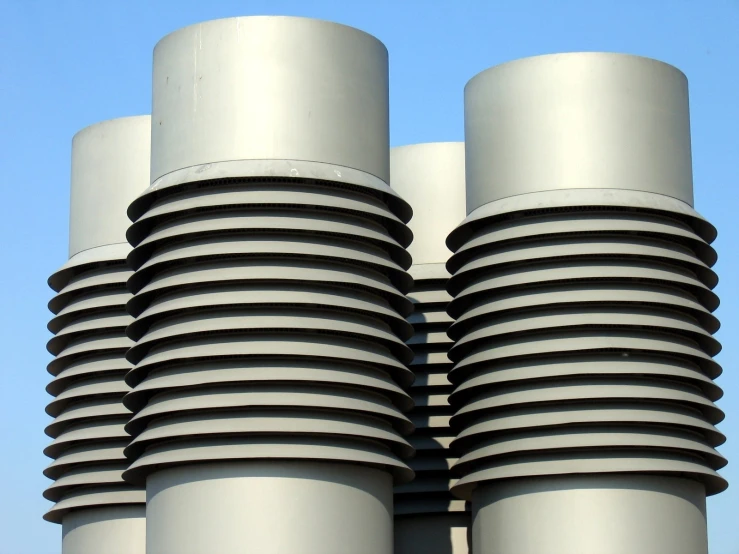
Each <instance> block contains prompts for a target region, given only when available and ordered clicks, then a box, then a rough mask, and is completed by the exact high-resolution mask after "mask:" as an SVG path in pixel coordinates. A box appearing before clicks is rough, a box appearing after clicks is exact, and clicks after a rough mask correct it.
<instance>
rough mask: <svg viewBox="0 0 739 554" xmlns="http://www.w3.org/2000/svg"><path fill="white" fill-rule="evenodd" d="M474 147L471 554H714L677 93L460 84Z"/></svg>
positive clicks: (648, 87)
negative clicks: (707, 510)
mask: <svg viewBox="0 0 739 554" xmlns="http://www.w3.org/2000/svg"><path fill="white" fill-rule="evenodd" d="M465 140H466V143H465V145H466V173H467V176H466V179H467V212H468V216H467V218H466V219H465V221H464V222H463V223H462V224H461V225H460V226H459V227H458V228H457V229H455V231H453V232H452V234H451V235H450V237H449V240H448V242H447V243H448V244H449V246H450V248H452V250H453V251H454V252H455V253H454V255H453V256H452V258H451V259H450V261H449V263H448V264H447V268H448V269H449V271H450V272H451V273H452V275H453V276H452V277H451V279H450V280H449V289H448V290H449V292H450V293H451V294H452V295H453V296H454V300H453V301H452V302H451V303H450V305H449V313H450V315H451V316H452V317H453V318H455V322H454V324H453V325H452V326H451V327H450V329H449V335H450V337H451V338H452V339H453V340H454V341H455V343H454V345H453V346H452V348H451V350H450V353H449V356H450V358H451V359H452V360H453V361H454V362H455V366H454V368H453V369H452V371H451V372H450V379H451V381H452V382H453V383H454V384H455V389H454V392H453V393H452V394H451V396H450V402H451V403H452V405H453V406H455V408H456V412H455V415H454V417H453V418H452V428H453V429H455V431H456V439H455V441H454V443H453V448H455V449H456V450H457V451H458V452H459V453H460V455H461V457H460V459H459V461H458V462H457V463H456V464H455V467H454V470H455V471H456V472H457V473H458V475H459V476H460V479H459V481H458V482H457V484H456V485H455V487H454V489H453V491H454V492H455V494H457V495H459V496H461V497H462V498H466V499H469V500H471V501H472V509H473V514H474V515H473V533H472V536H473V550H474V552H475V554H492V553H495V554H518V553H524V552H532V551H533V552H538V551H546V552H588V553H591V552H592V553H604V554H611V553H615V552H649V553H650V554H675V553H684V554H689V553H690V554H692V553H696V552H698V553H699V552H706V550H707V538H706V526H705V508H704V503H705V496H706V495H710V494H715V493H718V492H720V491H722V490H723V489H724V488H726V482H725V481H724V479H722V478H721V477H720V476H719V475H718V474H717V473H716V470H718V469H719V468H721V467H722V466H723V465H724V464H725V463H726V461H725V460H724V459H723V457H722V456H721V455H720V454H719V453H718V452H717V451H716V450H715V447H716V446H717V445H719V444H721V443H722V442H723V440H724V437H723V436H722V435H721V433H719V432H718V431H717V429H716V428H715V425H716V424H717V423H718V422H720V421H721V419H722V418H723V413H722V412H721V410H720V409H718V408H717V407H716V405H715V404H714V402H715V401H716V400H717V399H718V398H720V397H721V390H720V389H719V387H717V386H716V385H715V384H714V382H713V380H714V379H715V378H716V377H717V376H718V375H719V374H720V373H721V368H720V367H719V366H718V364H716V362H714V361H713V359H712V358H713V356H715V355H716V354H717V353H718V352H719V350H720V345H719V344H718V342H717V341H716V340H715V339H714V338H713V337H712V334H713V333H715V331H716V330H717V329H718V325H719V324H718V321H717V320H716V318H715V317H714V316H713V315H712V312H713V311H714V310H715V309H716V307H717V306H718V298H717V297H716V295H715V294H714V293H713V292H712V289H713V287H714V286H715V285H716V283H717V277H716V274H715V273H714V272H713V271H712V270H711V266H712V265H713V264H714V263H715V262H716V253H715V251H714V250H713V249H712V248H711V246H710V243H711V242H712V241H713V239H714V238H715V236H716V231H715V229H714V228H713V227H712V226H711V225H710V224H709V223H708V222H706V221H705V220H704V219H703V218H702V217H701V216H700V215H699V214H698V213H697V212H696V211H695V210H694V209H693V206H692V202H693V188H692V174H691V162H690V125H689V114H688V91H687V81H686V79H685V76H684V75H683V74H682V73H681V72H680V71H678V70H676V69H675V68H673V67H671V66H669V65H666V64H663V63H661V62H657V61H654V60H649V59H646V58H639V57H635V56H627V55H619V54H600V53H575V54H556V55H550V56H541V57H536V58H530V59H524V60H518V61H514V62H510V63H507V64H503V65H501V66H498V67H494V68H492V69H489V70H487V71H484V72H482V73H481V74H479V75H478V76H476V77H474V78H473V79H472V80H471V81H470V82H469V83H468V84H467V87H466V89H465Z"/></svg>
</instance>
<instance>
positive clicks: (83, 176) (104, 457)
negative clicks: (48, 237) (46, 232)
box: [44, 116, 149, 552]
mask: <svg viewBox="0 0 739 554" xmlns="http://www.w3.org/2000/svg"><path fill="white" fill-rule="evenodd" d="M148 157H149V117H148V116H145V117H133V118H123V119H118V120H111V121H108V122H104V123H101V124H98V125H94V126H91V127H88V128H87V129H85V130H83V131H81V132H80V133H79V134H78V135H77V136H76V137H75V141H74V146H73V168H72V222H71V226H70V254H71V255H72V256H71V258H70V260H69V262H67V264H65V265H64V266H63V267H62V268H61V269H60V270H59V271H57V272H56V273H55V274H54V275H52V276H51V278H50V279H49V285H50V286H51V288H52V289H54V290H55V291H56V292H57V294H56V296H55V297H54V298H53V299H52V300H51V301H50V302H49V309H50V310H51V311H52V312H53V313H54V318H53V319H52V320H51V321H50V322H49V325H48V327H49V330H50V331H51V332H52V333H54V337H53V338H52V339H51V340H50V341H49V343H48V345H47V348H48V350H49V352H51V353H52V354H53V355H54V356H55V358H54V360H53V361H52V362H51V363H50V364H49V366H48V370H49V373H51V375H53V376H54V379H53V380H52V381H51V383H50V384H49V385H48V387H47V391H48V392H49V393H50V394H51V395H53V396H54V397H55V398H54V400H53V401H52V402H51V403H50V404H49V405H48V406H47V408H46V411H47V413H48V414H49V415H51V416H52V417H54V420H53V421H52V422H51V423H50V424H49V425H48V427H47V428H46V433H47V434H48V435H49V436H50V437H52V438H53V439H54V440H53V442H52V443H51V444H50V445H49V446H48V447H47V448H46V449H45V450H44V453H45V454H46V455H47V456H49V457H51V458H53V459H54V461H53V462H52V463H51V465H49V467H47V468H46V470H45V471H44V474H45V475H46V476H47V477H49V478H51V479H54V483H53V484H52V485H51V486H49V488H48V489H46V492H45V493H44V496H45V497H46V498H47V499H49V500H52V501H54V502H55V503H56V504H55V505H54V506H53V508H52V509H51V510H50V511H49V512H48V513H47V514H46V515H45V519H47V520H49V521H53V522H56V523H62V522H63V520H64V519H65V516H66V514H68V513H69V512H72V511H78V510H83V509H85V510H88V511H89V510H98V511H100V510H101V509H103V508H108V507H118V508H120V507H125V506H133V507H136V508H139V509H140V511H141V514H140V515H141V520H142V521H143V508H144V504H145V501H146V494H145V491H144V490H143V488H142V487H140V486H134V485H131V484H128V483H125V482H124V481H123V479H122V478H121V474H122V472H123V470H125V469H126V467H127V465H128V464H127V461H126V458H125V456H124V454H123V450H124V448H125V447H126V446H127V444H128V442H129V440H130V436H129V434H128V433H127V432H126V431H125V430H124V426H125V424H126V423H127V422H128V420H129V418H130V416H131V412H130V410H128V409H127V408H126V407H124V406H123V404H122V402H121V401H122V398H123V396H124V395H125V394H126V393H127V392H128V391H129V390H130V388H129V387H128V386H127V385H126V383H125V382H124V377H125V375H126V373H127V372H128V371H129V370H130V369H131V364H130V363H129V362H128V361H126V359H125V354H126V351H127V350H128V348H129V347H130V346H131V345H132V344H133V343H132V341H131V340H130V339H129V338H128V337H127V336H126V333H125V329H126V327H127V326H128V325H129V323H131V321H132V320H133V319H132V318H131V317H130V316H129V315H128V314H127V312H126V302H127V301H128V299H129V298H130V297H131V294H130V293H129V292H128V291H127V289H126V281H127V279H128V278H129V276H130V275H131V273H132V272H131V271H130V270H129V269H128V266H127V265H126V255H127V254H128V252H129V251H130V247H129V246H128V244H127V243H125V242H123V243H121V242H120V241H121V240H125V228H126V225H125V209H126V206H127V204H128V202H130V200H131V199H132V198H134V197H135V196H136V194H138V193H139V192H140V191H141V190H143V189H144V188H145V186H146V174H147V173H148ZM119 165H120V166H124V167H126V169H123V170H120V171H119V170H118V167H119ZM142 175H143V179H144V180H143V182H142V181H141V179H140V177H141V176H142ZM98 210H99V212H98ZM98 213H103V216H102V217H103V219H102V220H101V218H100V217H98V215H97V214H98ZM120 222H123V225H120ZM116 239H117V242H114V241H116ZM121 517H122V518H126V517H131V514H128V515H122V516H121ZM66 531H67V527H66V523H65V537H66ZM129 531H131V529H130V528H129ZM131 532H133V531H131ZM140 538H141V539H143V535H142V536H141V537H140ZM66 541H67V538H65V552H66V551H67V550H66V548H67V546H66ZM77 544H80V543H77ZM140 547H141V548H143V540H142V541H141V544H140ZM130 548H131V549H130V552H138V551H140V550H139V546H138V545H135V546H134V545H130ZM72 551H77V550H75V549H74V548H73V549H72Z"/></svg>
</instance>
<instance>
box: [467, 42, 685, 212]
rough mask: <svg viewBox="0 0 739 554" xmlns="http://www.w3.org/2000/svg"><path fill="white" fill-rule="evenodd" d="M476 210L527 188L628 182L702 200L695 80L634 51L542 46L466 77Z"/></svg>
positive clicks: (470, 206) (628, 186)
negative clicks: (692, 110) (694, 159)
mask: <svg viewBox="0 0 739 554" xmlns="http://www.w3.org/2000/svg"><path fill="white" fill-rule="evenodd" d="M465 141H466V172H467V185H468V189H467V213H471V212H472V211H473V210H475V209H476V208H478V207H479V206H482V205H484V204H486V203H488V202H493V201H496V200H499V199H501V198H506V197H509V196H514V195H518V194H527V193H532V192H542V191H547V190H557V189H581V188H596V189H624V190H638V191H643V192H652V193H657V194H664V195H666V196H671V197H674V198H677V199H679V200H682V201H683V202H686V203H688V204H690V205H692V204H693V181H692V163H691V147H690V119H689V112H688V85H687V79H686V78H685V75H684V74H683V73H682V72H681V71H679V70H678V69H676V68H674V67H672V66H670V65H668V64H666V63H663V62H659V61H656V60H652V59H649V58H643V57H639V56H631V55H627V54H613V53H598V52H582V53H565V54H551V55H546V56H536V57H532V58H525V59H521V60H515V61H512V62H508V63H504V64H501V65H499V66H495V67H492V68H490V69H487V70H485V71H483V72H482V73H479V74H478V75H476V76H475V77H473V78H472V79H471V80H470V81H469V82H468V83H467V86H466V87H465Z"/></svg>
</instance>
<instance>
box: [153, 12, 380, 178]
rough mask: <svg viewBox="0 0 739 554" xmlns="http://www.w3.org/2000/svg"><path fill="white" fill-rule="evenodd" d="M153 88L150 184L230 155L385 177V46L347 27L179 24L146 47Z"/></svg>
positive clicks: (291, 22)
mask: <svg viewBox="0 0 739 554" xmlns="http://www.w3.org/2000/svg"><path fill="white" fill-rule="evenodd" d="M153 89H154V93H153V107H152V121H153V130H152V159H151V181H152V183H153V182H155V181H156V180H157V179H159V178H160V177H162V176H164V175H166V174H168V173H171V172H173V171H177V170H180V169H184V168H188V167H193V166H206V164H216V163H218V162H233V161H236V160H297V161H310V162H319V163H325V164H333V165H335V166H340V167H346V168H352V169H354V170H359V171H362V172H366V173H369V174H371V175H373V176H375V177H378V178H380V179H382V180H383V181H385V182H388V179H389V159H388V158H389V155H388V151H389V123H388V56H387V50H386V48H385V46H384V45H383V44H382V43H381V42H380V41H379V40H377V39H375V38H374V37H372V36H370V35H368V34H366V33H364V32H362V31H359V30H357V29H353V28H351V27H346V26H344V25H339V24H336V23H330V22H326V21H318V20H313V19H304V18H296V17H271V16H270V17H236V18H231V19H221V20H215V21H209V22H206V23H201V24H197V25H192V26H189V27H185V28H183V29H180V30H178V31H175V32H173V33H171V34H170V35H167V36H166V37H164V38H163V39H162V40H161V41H159V43H158V44H157V46H156V48H155V49H154V73H153ZM205 169H206V168H205V167H203V170H205ZM207 169H209V168H207ZM263 174H264V173H263ZM332 175H333V172H332ZM288 176H289V175H288ZM301 176H302V174H301ZM338 177H340V175H338Z"/></svg>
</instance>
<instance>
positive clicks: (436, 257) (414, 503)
mask: <svg viewBox="0 0 739 554" xmlns="http://www.w3.org/2000/svg"><path fill="white" fill-rule="evenodd" d="M390 185H391V186H392V187H393V189H394V190H395V191H396V192H397V193H398V194H400V196H401V197H403V198H404V199H405V200H407V201H408V202H409V203H410V204H411V207H412V208H413V219H411V221H410V223H409V225H410V227H411V230H412V231H413V234H414V240H413V243H412V244H411V246H410V247H409V249H408V251H409V252H410V254H411V256H412V258H413V265H412V266H411V269H410V273H411V276H412V277H413V279H414V285H413V290H412V291H411V292H410V293H409V294H408V297H409V298H410V299H411V300H412V301H413V302H414V304H415V310H414V313H413V314H411V316H410V317H409V318H408V321H409V322H411V323H412V324H413V329H414V335H413V337H412V338H411V339H410V340H409V341H408V344H409V345H410V346H411V348H412V349H413V353H414V358H413V362H412V364H411V369H412V370H413V372H414V373H415V376H416V380H415V382H414V385H413V387H412V388H411V394H412V397H413V400H414V403H415V407H414V409H413V410H412V411H411V413H410V418H411V421H412V422H413V424H414V425H415V427H416V431H415V433H414V434H413V435H412V436H411V437H410V443H411V445H412V446H413V447H414V448H415V449H416V456H415V457H414V458H413V459H412V460H411V461H410V462H409V464H410V467H411V469H413V471H414V472H415V474H416V477H415V479H414V480H413V481H412V482H411V483H406V484H403V485H399V486H397V487H396V488H395V554H426V553H428V552H434V553H437V554H466V553H467V552H468V551H469V549H468V545H467V534H468V530H469V528H470V513H469V503H467V502H465V501H464V500H459V499H457V498H455V497H453V496H452V494H451V492H450V485H451V484H452V477H451V473H450V468H451V465H452V464H453V463H454V461H456V460H455V459H454V457H453V454H452V453H451V452H450V451H449V444H450V443H451V441H452V439H453V438H454V435H453V433H452V430H451V429H450V427H449V420H450V418H451V416H452V414H453V410H452V408H451V406H450V405H449V402H448V397H449V393H450V392H451V390H452V385H451V383H450V382H449V380H448V379H447V374H448V372H449V370H450V369H451V367H452V363H451V361H450V360H449V358H448V356H447V354H448V352H449V347H450V346H451V344H452V343H451V341H450V339H449V337H448V336H447V329H448V328H449V324H450V323H451V321H452V320H451V318H450V317H449V316H448V315H447V313H446V309H447V304H448V303H449V300H451V297H450V296H449V293H448V292H447V291H446V286H447V281H448V279H449V273H448V272H447V270H446V266H445V264H446V262H447V260H448V259H449V256H450V255H451V252H450V251H449V249H448V248H447V247H446V238H447V235H448V234H449V233H450V232H451V231H452V230H453V229H454V228H455V227H456V226H457V225H459V224H460V223H461V222H462V220H463V219H464V217H465V181H464V143H461V142H442V143H429V144H415V145H411V146H401V147H398V148H393V149H392V150H391V151H390Z"/></svg>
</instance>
